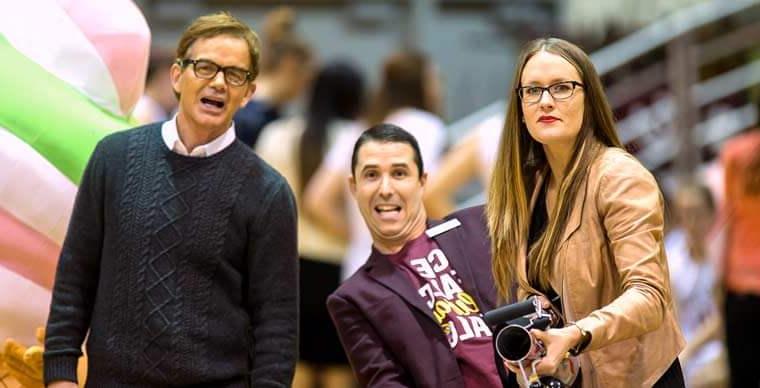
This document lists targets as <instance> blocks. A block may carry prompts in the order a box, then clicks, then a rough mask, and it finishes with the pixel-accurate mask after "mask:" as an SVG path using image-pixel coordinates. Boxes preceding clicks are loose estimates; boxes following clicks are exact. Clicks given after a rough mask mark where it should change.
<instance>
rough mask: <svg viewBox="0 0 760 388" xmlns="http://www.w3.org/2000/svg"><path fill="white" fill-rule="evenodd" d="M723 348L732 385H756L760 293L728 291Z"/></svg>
mask: <svg viewBox="0 0 760 388" xmlns="http://www.w3.org/2000/svg"><path fill="white" fill-rule="evenodd" d="M725 302H726V303H725V309H726V311H725V312H726V314H725V317H726V349H727V350H728V366H729V368H730V369H731V370H730V376H731V386H732V387H742V388H745V387H749V388H757V387H760V373H758V367H760V363H759V362H758V357H757V352H758V350H759V349H760V330H759V328H760V296H758V295H740V294H734V293H731V292H728V293H727V294H726V300H725Z"/></svg>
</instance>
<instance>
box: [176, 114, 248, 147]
mask: <svg viewBox="0 0 760 388" xmlns="http://www.w3.org/2000/svg"><path fill="white" fill-rule="evenodd" d="M161 137H162V138H163V139H164V144H166V147H168V148H169V149H170V150H172V151H174V152H176V153H178V154H180V155H184V156H191V157H195V158H206V157H209V156H211V155H214V154H216V153H217V152H219V151H221V150H223V149H225V148H227V147H229V146H230V145H231V144H232V143H234V142H235V122H234V121H233V122H232V123H231V124H230V127H229V128H227V130H226V131H224V133H223V134H222V135H221V136H219V137H217V138H216V139H214V140H211V141H210V142H208V143H206V144H202V145H199V146H197V147H195V148H193V151H192V152H187V147H185V145H184V144H182V140H180V138H179V131H178V130H177V115H174V117H173V118H172V119H171V120H167V121H166V122H164V123H163V124H162V125H161Z"/></svg>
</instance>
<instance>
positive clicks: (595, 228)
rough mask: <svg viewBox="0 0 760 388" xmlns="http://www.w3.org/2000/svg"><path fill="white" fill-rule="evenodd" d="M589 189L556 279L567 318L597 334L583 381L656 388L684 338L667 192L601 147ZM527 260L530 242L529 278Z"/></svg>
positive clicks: (578, 202)
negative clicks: (674, 291)
mask: <svg viewBox="0 0 760 388" xmlns="http://www.w3.org/2000/svg"><path fill="white" fill-rule="evenodd" d="M542 181H543V177H542V178H539V183H538V185H537V187H536V190H535V191H534V193H533V196H532V199H531V209H533V206H534V204H535V201H536V198H537V196H538V192H539V190H540V188H541V182H542ZM582 187H585V190H581V191H579V194H578V196H577V198H576V199H575V205H574V207H573V210H572V213H571V215H570V218H569V220H568V224H567V227H566V229H565V231H564V233H563V236H562V240H561V241H562V243H561V245H560V248H559V252H558V254H557V257H556V259H555V261H554V271H553V273H554V275H553V276H552V278H551V284H552V287H553V288H554V290H555V291H556V292H557V293H558V294H560V295H561V297H562V308H563V311H564V314H565V319H566V320H567V321H568V322H576V324H577V325H578V326H580V327H581V328H583V329H584V330H587V331H588V332H590V333H591V334H592V340H591V343H590V344H589V345H588V347H587V348H586V350H585V351H584V352H583V353H582V354H581V356H580V360H581V370H582V371H583V387H584V388H588V387H651V386H652V385H653V384H654V383H655V382H656V381H657V380H658V379H659V378H660V376H662V374H663V373H664V372H665V371H666V370H667V369H668V367H670V365H671V364H672V363H673V361H674V360H675V359H676V358H677V357H678V354H679V353H680V351H681V349H682V348H683V346H684V344H685V342H684V339H683V337H682V335H681V330H680V329H679V327H678V324H677V323H676V319H675V313H674V309H673V303H672V301H671V289H670V282H669V275H668V265H667V260H666V257H665V250H664V246H663V200H662V195H661V193H660V190H659V188H658V186H657V183H656V182H655V180H654V178H653V177H652V175H651V174H650V173H649V172H648V171H647V170H646V169H645V168H644V167H643V166H642V165H641V164H639V162H638V161H636V159H634V158H633V156H631V155H630V154H628V153H626V152H625V151H624V150H622V149H619V148H607V149H606V150H604V151H603V152H602V154H601V155H600V156H599V157H598V158H597V159H596V160H595V161H594V162H593V163H592V165H591V168H590V170H589V174H588V175H587V179H586V182H584V186H582ZM525 259H526V258H525V249H524V248H523V254H522V255H521V256H520V258H519V259H518V263H517V268H518V276H520V277H521V278H522V279H523V280H526V279H527V275H526V270H525V268H526V266H525ZM521 283H522V284H527V282H526V281H523V282H521ZM519 293H520V296H521V297H525V296H527V294H529V293H538V292H537V291H536V290H525V289H521V290H520V292H519Z"/></svg>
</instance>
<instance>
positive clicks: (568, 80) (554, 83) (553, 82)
mask: <svg viewBox="0 0 760 388" xmlns="http://www.w3.org/2000/svg"><path fill="white" fill-rule="evenodd" d="M563 82H580V81H575V80H572V79H564V78H555V79H553V80H552V81H551V82H549V83H548V84H546V86H544V84H541V83H540V82H536V81H534V82H529V83H527V84H524V85H523V86H544V87H547V88H548V87H549V86H553V85H556V84H560V83H563Z"/></svg>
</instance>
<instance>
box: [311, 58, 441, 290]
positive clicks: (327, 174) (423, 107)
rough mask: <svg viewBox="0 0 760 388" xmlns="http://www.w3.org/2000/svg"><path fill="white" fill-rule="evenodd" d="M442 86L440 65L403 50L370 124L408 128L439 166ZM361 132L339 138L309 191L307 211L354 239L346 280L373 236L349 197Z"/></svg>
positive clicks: (387, 71) (386, 71) (389, 64)
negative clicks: (438, 68) (353, 153)
mask: <svg viewBox="0 0 760 388" xmlns="http://www.w3.org/2000/svg"><path fill="white" fill-rule="evenodd" d="M440 105H441V86H440V82H439V81H438V76H437V74H436V70H435V67H434V66H433V64H432V63H431V62H430V60H429V59H428V58H427V56H425V55H423V54H422V53H419V52H399V53H396V54H394V55H392V56H390V57H389V58H388V59H387V60H386V61H385V64H384V65H383V70H382V75H381V85H380V88H379V90H378V91H377V93H376V95H375V97H374V99H373V101H372V104H371V105H370V107H371V108H370V111H369V113H368V116H367V118H366V122H367V124H369V125H373V124H376V123H380V122H386V123H390V124H394V125H397V126H399V127H402V128H406V129H407V130H408V131H409V133H411V134H412V135H413V136H414V137H415V138H417V139H418V140H419V146H420V152H421V155H422V160H423V162H424V163H425V165H426V166H430V167H429V168H428V169H429V171H435V169H436V166H437V164H438V159H439V158H440V155H441V153H442V152H443V148H444V146H445V143H446V129H445V124H444V123H443V121H442V120H441V118H440V117H439V116H438V112H439V111H440ZM359 135H361V131H359V130H356V131H353V132H352V133H346V134H344V135H342V136H341V138H339V139H337V140H336V142H335V145H334V146H333V147H332V148H331V149H330V150H329V152H328V154H327V156H325V159H324V161H323V162H322V166H321V167H320V168H319V170H318V171H317V172H316V173H315V175H314V179H312V180H311V182H310V185H309V187H307V189H306V192H305V196H304V211H305V212H306V213H307V214H309V215H310V216H312V217H313V218H314V220H315V221H316V222H319V223H321V224H322V225H323V226H324V227H325V228H327V229H329V230H331V231H333V232H334V233H336V234H338V235H342V236H346V238H348V239H349V246H348V250H347V251H346V256H345V259H344V260H343V279H345V278H347V277H348V276H350V275H351V274H352V273H354V271H356V269H357V268H359V267H360V266H361V265H362V264H364V261H365V260H366V258H367V255H368V254H369V252H370V250H371V247H372V238H371V236H370V234H369V231H368V230H367V226H366V225H365V223H364V221H363V220H362V217H361V214H360V213H359V209H358V208H357V207H356V203H355V202H354V201H352V200H350V193H349V191H348V181H347V179H348V177H349V176H350V175H351V170H350V168H349V167H350V165H351V153H352V152H353V147H354V143H355V142H356V139H357V138H359Z"/></svg>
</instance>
